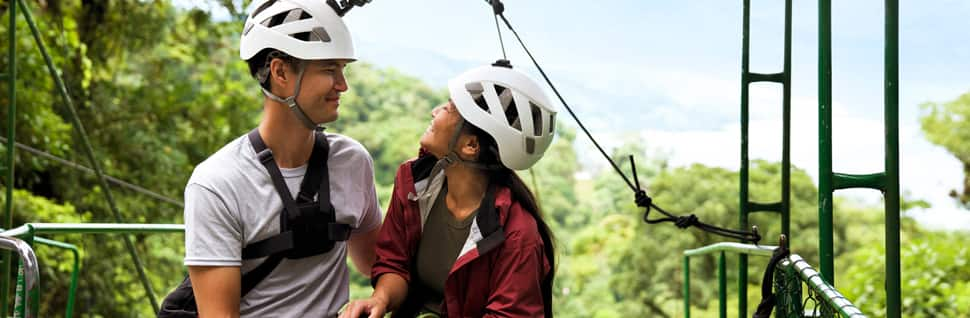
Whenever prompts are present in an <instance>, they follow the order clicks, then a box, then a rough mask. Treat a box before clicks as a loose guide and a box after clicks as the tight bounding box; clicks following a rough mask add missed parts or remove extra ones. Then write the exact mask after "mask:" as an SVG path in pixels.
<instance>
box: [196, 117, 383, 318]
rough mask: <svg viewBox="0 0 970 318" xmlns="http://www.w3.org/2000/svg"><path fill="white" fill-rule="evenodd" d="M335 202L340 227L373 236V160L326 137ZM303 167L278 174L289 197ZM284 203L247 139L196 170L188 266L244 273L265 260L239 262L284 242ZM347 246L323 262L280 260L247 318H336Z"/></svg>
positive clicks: (251, 300) (245, 310)
mask: <svg viewBox="0 0 970 318" xmlns="http://www.w3.org/2000/svg"><path fill="white" fill-rule="evenodd" d="M327 140H328V141H329V143H330V156H329V157H328V160H327V165H328V171H329V173H330V200H331V202H332V203H333V206H334V209H335V210H336V219H337V222H338V223H344V224H348V225H350V226H351V227H352V228H354V230H353V232H352V234H351V239H353V238H354V236H353V235H355V234H358V233H367V232H370V231H373V230H376V229H377V228H378V227H379V226H380V225H381V212H380V208H379V207H378V202H377V192H376V190H375V189H374V168H373V160H372V159H371V157H370V155H369V154H368V153H367V150H366V149H364V147H363V146H362V145H361V144H360V143H358V142H357V141H355V140H353V139H351V138H349V137H346V136H342V135H338V134H327ZM306 168H307V167H306V166H305V165H304V166H303V167H299V168H292V169H280V170H281V172H282V174H283V178H284V179H285V180H286V186H287V187H288V188H289V190H290V192H291V193H290V194H291V195H292V196H294V197H295V196H296V193H297V192H298V191H299V189H300V182H302V181H303V176H304V174H305V173H306ZM282 208H283V203H282V201H281V200H280V197H279V195H278V194H277V193H276V189H275V188H274V187H273V182H272V180H271V179H270V176H269V173H268V172H266V168H265V167H263V165H262V164H261V163H260V162H259V160H258V159H257V158H256V152H255V151H254V150H253V147H252V145H251V144H250V142H249V139H248V138H247V136H245V135H243V136H242V137H240V138H237V139H235V140H233V141H232V142H230V143H229V144H227V145H226V146H224V147H223V148H222V149H220V150H219V151H218V152H216V153H215V154H213V155H212V156H210V157H209V158H208V159H206V160H205V161H203V162H202V163H201V164H199V165H198V166H197V167H196V168H195V171H194V172H193V173H192V177H191V178H190V179H189V182H188V185H186V187H185V265H186V266H241V271H242V272H243V273H246V272H248V271H250V270H252V269H254V268H256V267H257V266H258V265H259V264H260V263H262V262H263V260H264V259H265V258H261V259H252V260H242V249H243V247H244V246H246V245H247V244H251V243H254V242H257V241H260V240H263V239H266V238H269V237H272V236H274V235H276V234H279V216H280V211H281V210H282ZM346 259H347V244H346V242H337V244H335V245H334V248H333V249H332V250H331V251H330V252H328V253H326V254H321V255H316V256H312V257H307V258H302V259H298V260H291V259H285V258H284V259H283V261H282V262H281V263H280V264H279V266H277V267H276V269H275V270H274V271H273V272H272V274H270V275H269V276H268V277H266V278H265V279H264V280H263V281H262V282H260V283H259V285H257V286H256V287H255V288H254V289H253V290H252V291H250V292H249V293H248V294H246V296H245V297H244V298H243V299H242V300H241V302H240V305H239V307H240V308H239V309H240V313H241V314H242V316H243V317H333V316H336V314H337V311H338V310H339V309H340V307H342V306H343V305H344V304H345V303H346V302H347V300H348V297H349V291H348V284H349V276H348V275H349V271H348V268H347V261H346Z"/></svg>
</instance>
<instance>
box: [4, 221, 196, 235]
mask: <svg viewBox="0 0 970 318" xmlns="http://www.w3.org/2000/svg"><path fill="white" fill-rule="evenodd" d="M184 231H185V225H182V224H134V223H27V224H24V225H21V226H19V227H17V228H14V229H10V230H7V231H4V232H0V235H6V236H13V237H20V236H24V235H27V234H28V233H29V234H31V235H33V234H41V233H46V234H110V233H114V234H134V233H178V232H184Z"/></svg>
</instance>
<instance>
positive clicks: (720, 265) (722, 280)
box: [717, 251, 727, 318]
mask: <svg viewBox="0 0 970 318" xmlns="http://www.w3.org/2000/svg"><path fill="white" fill-rule="evenodd" d="M724 258H725V257H724V251H721V253H720V255H719V256H718V257H717V300H718V301H717V307H718V313H720V317H721V318H727V265H725V264H724V263H725V262H726V260H725V259H724Z"/></svg>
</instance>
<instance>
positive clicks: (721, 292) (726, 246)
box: [684, 242, 777, 318]
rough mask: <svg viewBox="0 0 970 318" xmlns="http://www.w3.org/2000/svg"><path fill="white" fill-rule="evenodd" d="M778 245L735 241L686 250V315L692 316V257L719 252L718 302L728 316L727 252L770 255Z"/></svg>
mask: <svg viewBox="0 0 970 318" xmlns="http://www.w3.org/2000/svg"><path fill="white" fill-rule="evenodd" d="M775 248H777V246H761V245H752V244H741V243H733V242H721V243H715V244H711V245H708V246H704V247H700V248H695V249H690V250H686V251H684V317H687V318H690V257H691V256H700V255H707V254H714V253H719V254H720V255H719V257H718V260H717V265H718V266H717V280H718V296H719V297H718V304H719V312H720V314H721V317H727V294H726V290H727V270H726V269H725V260H724V258H725V256H724V254H725V253H727V252H731V253H735V254H740V255H755V256H766V257H770V256H771V254H772V253H774V251H775Z"/></svg>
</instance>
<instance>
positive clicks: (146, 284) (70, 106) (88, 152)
mask: <svg viewBox="0 0 970 318" xmlns="http://www.w3.org/2000/svg"><path fill="white" fill-rule="evenodd" d="M17 3H18V4H19V5H20V8H21V9H22V10H23V13H24V19H25V20H27V25H28V26H30V32H31V34H33V36H34V41H35V42H36V43H37V47H38V49H40V53H41V55H43V56H44V62H45V63H46V64H47V71H48V72H49V73H50V75H51V77H52V78H53V79H54V83H55V84H56V85H57V88H58V92H59V93H60V95H61V98H63V99H64V105H65V106H66V107H67V110H68V113H69V114H70V115H71V116H70V119H71V123H72V126H73V127H74V129H75V131H76V132H77V134H78V136H80V137H81V138H80V139H81V143H82V144H83V147H82V148H83V149H84V154H85V156H86V157H87V159H88V161H89V162H90V163H91V168H92V169H94V171H95V172H96V174H97V177H98V178H97V179H98V184H100V185H101V188H102V190H103V193H104V196H105V200H107V201H108V207H109V208H111V213H112V214H113V216H114V219H115V221H116V222H119V223H122V222H124V220H123V219H122V217H121V212H120V211H118V205H117V204H116V203H115V199H114V196H113V195H112V194H111V188H110V187H109V186H108V181H107V180H106V179H105V177H104V172H103V170H102V169H101V164H100V163H98V161H97V160H96V159H95V157H94V148H92V147H91V142H90V141H89V140H88V134H87V132H86V131H85V129H84V125H83V124H82V123H81V120H80V117H78V115H77V111H76V110H75V109H74V102H73V100H71V96H70V95H69V94H68V93H67V86H65V85H64V81H63V80H62V79H61V76H60V75H59V73H58V72H57V68H56V67H55V66H54V62H53V61H52V60H51V57H50V54H48V53H47V48H46V46H44V41H43V39H41V36H40V31H39V30H38V29H37V25H36V24H34V21H33V18H32V17H31V15H30V10H29V8H27V5H26V4H24V1H23V0H17ZM11 6H12V5H11ZM9 139H10V140H14V138H13V136H10V137H9ZM123 240H124V242H125V248H126V249H127V250H128V254H129V256H131V259H132V262H133V263H134V264H135V270H136V271H137V273H138V278H139V280H140V281H141V284H142V287H143V288H145V295H146V297H147V298H148V301H149V303H150V304H151V306H152V311H154V312H158V299H156V298H155V292H154V291H153V290H152V285H151V282H150V281H149V280H148V275H147V274H145V268H144V266H142V263H141V258H139V257H138V251H137V250H136V249H135V244H134V243H132V241H131V238H130V237H128V236H124V237H123Z"/></svg>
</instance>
